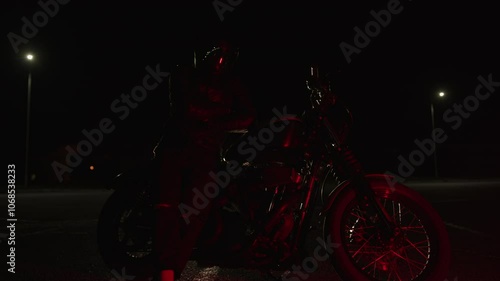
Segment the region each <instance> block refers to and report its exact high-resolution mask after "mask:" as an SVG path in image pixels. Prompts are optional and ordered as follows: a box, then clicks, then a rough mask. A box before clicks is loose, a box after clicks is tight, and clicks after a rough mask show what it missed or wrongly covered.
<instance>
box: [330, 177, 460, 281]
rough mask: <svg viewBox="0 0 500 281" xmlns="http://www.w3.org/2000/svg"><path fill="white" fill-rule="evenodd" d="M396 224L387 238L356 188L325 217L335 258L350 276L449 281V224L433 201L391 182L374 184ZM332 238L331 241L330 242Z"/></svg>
mask: <svg viewBox="0 0 500 281" xmlns="http://www.w3.org/2000/svg"><path fill="white" fill-rule="evenodd" d="M370 185H371V188H372V189H373V191H374V192H375V196H376V198H377V200H379V201H380V202H381V203H382V205H383V206H384V208H385V209H386V211H387V212H388V213H389V215H391V216H392V218H393V220H394V225H395V229H396V230H395V234H394V235H392V237H390V238H388V237H384V236H383V235H382V234H381V232H380V228H377V227H376V226H375V224H376V222H377V220H378V218H377V216H376V215H374V214H367V211H363V209H364V208H361V207H360V204H359V203H358V200H357V198H356V193H355V191H354V189H353V188H349V187H348V188H345V189H344V190H342V191H341V193H340V194H339V195H338V197H337V199H336V200H335V201H334V203H333V206H332V208H331V210H330V212H329V213H328V215H327V217H326V219H325V236H326V239H331V240H330V241H331V242H332V245H338V247H336V248H335V249H333V253H332V254H331V256H330V260H331V262H332V263H333V266H334V267H335V269H336V271H337V272H338V273H339V275H340V276H341V277H342V278H343V279H344V280H356V281H373V280H384V281H387V280H405V281H410V280H415V281H424V280H425V281H443V280H445V278H446V277H447V274H448V270H449V266H450V260H451V256H450V242H449V239H448V234H447V231H446V227H445V225H444V223H443V221H442V219H441V218H440V216H439V214H438V213H437V212H436V211H435V210H434V208H433V207H432V205H431V204H430V203H429V202H428V201H427V200H426V199H425V198H424V197H422V196H421V195H420V194H418V193H417V192H415V191H414V190H411V189H410V188H408V187H406V186H404V185H402V184H396V185H395V186H394V187H393V188H391V187H390V186H389V184H388V183H385V182H382V181H381V182H373V183H370ZM326 241H328V240H326Z"/></svg>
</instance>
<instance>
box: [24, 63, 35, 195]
mask: <svg viewBox="0 0 500 281" xmlns="http://www.w3.org/2000/svg"><path fill="white" fill-rule="evenodd" d="M26 59H27V60H28V61H29V62H31V61H33V59H34V56H33V55H32V54H27V55H26ZM28 70H29V72H28V98H27V107H26V153H25V157H26V158H25V159H24V184H25V186H26V187H28V183H29V179H28V174H29V173H28V159H29V143H30V106H31V67H29V66H28Z"/></svg>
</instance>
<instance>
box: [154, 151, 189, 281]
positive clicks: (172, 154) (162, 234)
mask: <svg viewBox="0 0 500 281" xmlns="http://www.w3.org/2000/svg"><path fill="white" fill-rule="evenodd" d="M181 155H182V152H179V151H175V150H173V149H167V150H166V151H165V152H163V155H162V159H161V161H162V162H161V169H160V174H159V177H158V182H157V187H158V189H157V192H158V193H157V197H156V198H157V201H156V202H155V203H156V204H155V210H156V218H155V221H156V229H155V233H154V238H153V239H154V243H153V246H154V249H153V251H154V256H155V259H156V262H157V264H155V268H156V270H157V272H158V273H160V272H162V271H163V270H173V269H175V268H176V259H177V258H178V253H179V250H180V249H179V244H180V239H181V238H180V233H179V227H180V212H179V209H178V206H179V204H180V200H181V187H182V181H181V180H182V176H181V172H182V165H180V164H181V163H180V162H179V160H180V159H182V158H180V157H182V156H181ZM169 274H170V273H169ZM175 275H176V276H180V272H175ZM161 280H169V279H161ZM170 280H172V281H173V278H172V279H170Z"/></svg>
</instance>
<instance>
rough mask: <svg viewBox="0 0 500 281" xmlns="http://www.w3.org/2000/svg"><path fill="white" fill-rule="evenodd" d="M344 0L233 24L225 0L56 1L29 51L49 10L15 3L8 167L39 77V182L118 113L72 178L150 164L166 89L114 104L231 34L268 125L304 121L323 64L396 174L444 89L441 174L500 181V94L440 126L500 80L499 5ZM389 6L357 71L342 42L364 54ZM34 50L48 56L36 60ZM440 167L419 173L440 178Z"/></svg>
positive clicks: (365, 146) (355, 142)
mask: <svg viewBox="0 0 500 281" xmlns="http://www.w3.org/2000/svg"><path fill="white" fill-rule="evenodd" d="M45 2H46V1H45V0H42V1H41V3H45ZM48 2H51V3H57V2H55V1H48ZM240 2H241V3H240ZM269 2H273V3H269ZM276 2H278V3H276ZM346 2H348V1H342V2H341V1H337V2H334V1H307V2H306V1H258V2H256V1H250V0H242V1H236V0H233V1H227V2H226V1H225V0H220V2H219V3H224V4H225V3H233V4H238V5H236V6H234V7H232V8H231V9H232V10H231V11H226V12H224V14H223V17H224V20H223V21H221V20H220V18H219V15H218V13H217V11H216V9H215V8H214V6H213V1H150V0H147V1H120V2H114V3H105V4H103V3H102V1H76V0H73V1H67V3H66V2H64V1H62V0H61V3H66V4H64V5H63V4H58V10H57V11H56V12H52V14H53V16H52V17H48V20H47V22H46V24H45V25H44V26H41V27H39V28H38V31H37V32H35V34H34V35H33V36H32V38H30V39H28V40H26V41H27V42H26V44H24V43H21V44H19V46H18V48H19V52H18V53H16V52H15V50H14V48H13V46H12V44H11V42H10V40H9V38H11V37H12V34H11V32H12V33H15V34H17V35H19V36H23V31H22V28H23V25H24V24H25V23H24V22H23V20H22V18H23V17H26V18H27V19H28V20H29V21H30V22H33V15H34V14H35V13H37V12H39V11H41V10H42V7H41V6H40V4H39V3H38V2H37V1H9V3H4V4H3V5H2V8H0V9H1V21H2V25H1V28H2V34H3V39H2V42H1V47H2V52H1V54H2V57H1V66H2V70H3V75H2V87H1V104H2V105H3V108H4V111H3V112H4V113H2V116H4V117H3V118H2V121H3V122H4V123H5V126H2V127H3V133H2V136H3V138H4V140H5V141H6V144H4V145H3V152H2V162H3V163H4V164H5V165H7V164H10V163H15V164H17V166H18V173H19V174H22V173H23V165H24V152H25V149H24V144H25V131H26V104H27V100H26V96H27V94H26V93H27V87H26V85H27V76H28V72H29V71H30V70H31V73H32V77H33V84H32V98H31V123H30V127H31V130H30V143H31V146H30V151H31V152H30V153H31V157H32V158H31V161H33V163H32V166H33V170H34V171H33V173H36V174H37V179H36V181H37V182H39V183H44V182H47V181H48V182H50V181H53V180H54V179H53V175H51V163H52V162H53V161H54V160H58V159H59V158H58V157H61V149H63V148H64V146H66V145H68V144H76V143H78V142H79V141H80V140H82V139H85V136H84V135H83V134H82V130H88V131H90V130H92V129H95V128H98V126H99V122H100V121H101V120H102V119H103V118H110V119H111V120H112V122H113V125H115V126H116V129H115V130H114V131H113V132H111V133H109V134H105V135H104V138H103V141H102V143H100V144H99V145H98V146H96V147H94V149H93V151H92V153H91V154H90V155H89V156H88V157H85V158H84V164H82V165H80V166H79V167H77V168H75V171H74V174H75V175H77V174H82V175H86V173H87V172H88V167H89V165H95V167H96V170H95V171H94V173H100V174H99V175H100V178H106V177H109V176H110V175H112V174H114V173H115V172H118V171H120V170H121V169H124V168H128V167H130V166H131V165H134V163H140V161H142V160H144V159H145V158H147V157H148V156H149V154H148V152H149V148H150V146H151V144H152V143H153V142H154V139H155V138H156V137H157V136H158V133H159V130H160V129H161V128H162V125H163V121H164V118H165V117H166V113H167V111H166V83H160V84H159V86H158V87H157V88H156V89H154V90H152V91H150V92H148V95H147V98H146V99H145V100H144V101H141V102H140V103H139V105H138V107H137V108H135V109H131V110H130V113H129V114H128V116H127V117H126V118H124V119H123V120H121V119H119V118H118V114H116V113H114V112H113V111H112V110H111V104H112V103H113V102H114V101H115V100H116V99H119V98H120V95H121V94H122V93H125V94H128V93H130V91H131V89H132V88H133V87H135V86H136V85H139V84H141V83H142V78H143V77H144V76H145V75H146V74H147V73H148V72H147V71H146V67H147V66H150V67H151V68H153V69H154V68H155V67H156V66H157V65H158V64H159V66H160V69H161V70H162V71H164V72H168V71H169V70H170V69H172V67H173V66H175V65H176V64H180V63H189V62H190V61H191V60H192V53H193V50H197V51H198V53H201V52H203V51H204V50H207V49H208V48H209V47H210V46H211V43H212V42H213V41H214V40H216V39H218V38H230V39H231V40H234V41H235V42H238V44H239V45H240V46H241V61H240V65H239V70H240V71H241V74H242V77H243V78H244V81H245V82H246V83H247V85H248V87H249V88H250V89H251V91H252V96H253V98H254V103H255V105H256V107H257V108H258V109H259V113H260V114H261V115H262V116H266V114H269V113H270V112H271V109H272V108H273V107H276V106H278V107H282V106H283V105H288V106H289V108H290V110H291V111H293V110H295V111H296V112H299V111H300V109H301V106H302V101H303V96H302V95H301V94H302V93H303V89H302V87H303V85H304V83H303V81H304V77H305V76H304V75H305V74H306V73H307V66H308V65H310V64H313V63H315V64H319V65H320V66H321V67H322V69H324V72H330V73H332V77H333V81H334V89H335V90H336V91H337V92H338V94H339V95H340V97H341V99H343V100H344V101H345V102H346V103H347V104H348V105H349V106H350V108H351V110H352V112H353V114H354V121H355V123H354V124H355V125H354V127H353V132H352V135H351V139H352V146H353V148H354V149H355V151H357V153H358V155H359V157H360V158H361V160H362V161H363V162H364V163H366V166H367V167H368V169H369V170H373V171H377V172H384V171H386V170H388V169H389V170H394V169H395V167H396V165H397V164H398V160H397V157H398V155H400V154H401V155H403V156H405V157H406V156H407V155H408V154H409V153H410V152H411V151H412V150H414V149H415V144H414V140H415V139H420V140H421V139H424V138H428V137H429V136H430V131H431V119H430V109H429V108H430V105H429V100H430V98H431V96H433V95H436V94H437V93H438V92H439V91H444V92H445V93H446V98H445V99H443V100H440V101H438V102H436V104H435V111H436V115H435V116H436V126H437V127H442V128H443V129H444V130H445V131H446V133H447V135H448V139H447V141H446V142H445V143H443V144H442V145H441V146H440V147H439V150H438V151H440V152H439V153H440V154H438V155H439V157H440V170H441V171H442V175H443V176H448V177H459V176H465V177H492V176H498V175H500V173H499V171H500V165H499V164H498V163H499V161H498V158H499V157H500V149H499V147H498V144H499V143H500V134H499V132H498V129H499V125H498V124H499V121H500V113H499V110H498V108H499V105H500V98H499V97H498V95H499V94H500V87H498V88H497V91H496V92H493V93H492V94H491V96H490V97H489V98H487V99H485V100H484V101H481V102H480V104H479V106H478V108H477V110H475V111H473V112H471V113H470V117H469V118H467V119H464V120H463V122H462V123H461V124H460V126H458V125H457V127H458V128H457V129H456V130H454V129H452V128H451V125H453V124H456V123H455V122H451V123H450V122H446V121H445V120H443V117H442V114H443V113H444V112H446V110H448V109H450V108H451V109H453V104H455V103H457V104H462V103H463V100H464V99H465V98H466V97H468V96H471V95H474V93H475V89H476V86H477V85H478V84H479V81H478V79H477V78H478V76H480V75H481V76H483V77H485V78H487V77H488V75H490V74H491V75H492V80H493V81H500V69H499V62H500V60H499V58H500V55H499V53H500V48H499V47H500V43H498V41H499V34H500V32H499V29H498V28H499V24H498V16H499V12H498V9H496V8H494V6H493V4H490V3H489V2H487V1H482V2H484V3H480V2H479V1H474V2H473V3H472V2H470V3H462V2H461V1H439V2H440V3H436V2H434V1H433V2H431V1H427V2H425V1H418V0H413V1H409V0H405V1H400V2H398V1H365V2H359V1H349V2H348V3H346ZM313 3H314V4H313ZM398 3H399V4H398ZM224 4H222V5H224ZM226 5H227V4H226ZM388 6H389V10H391V9H392V11H393V12H394V13H393V14H391V18H390V20H389V19H387V18H386V22H385V23H384V25H385V26H379V27H380V30H375V31H373V30H372V31H373V33H372V35H373V34H374V36H373V37H371V38H370V39H369V40H370V41H369V42H365V43H366V44H365V45H366V46H363V47H362V48H361V47H360V48H358V51H359V53H353V54H351V55H350V59H351V62H350V63H348V62H347V60H346V56H345V55H344V54H343V52H342V50H341V48H340V44H341V43H342V42H344V43H345V44H349V45H351V46H353V48H354V47H355V46H356V45H355V42H354V41H355V35H356V31H355V29H354V28H355V27H359V28H360V29H361V30H365V27H366V25H367V23H370V22H372V23H373V21H374V15H373V13H371V11H372V10H374V11H375V12H377V13H378V14H380V11H381V10H387V9H388ZM51 9H52V11H54V7H53V6H51ZM42 20H43V19H42ZM377 31H378V32H377ZM8 34H10V36H11V37H9V35H8ZM345 44H344V45H345ZM27 52H32V53H33V54H34V55H35V56H36V57H35V60H34V61H33V62H31V63H30V64H28V63H27V62H26V60H25V59H24V56H25V55H26V53H27ZM452 115H456V114H455V113H454V114H452ZM58 151H59V152H58ZM431 162H432V161H431V160H428V161H426V163H425V164H424V165H423V166H422V167H420V168H419V169H417V172H416V175H417V176H429V175H431V174H432V163H431Z"/></svg>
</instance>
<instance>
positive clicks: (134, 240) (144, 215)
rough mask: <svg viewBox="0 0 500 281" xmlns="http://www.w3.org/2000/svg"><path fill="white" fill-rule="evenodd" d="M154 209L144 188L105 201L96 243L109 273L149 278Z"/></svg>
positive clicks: (124, 191)
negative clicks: (110, 271) (124, 273)
mask: <svg viewBox="0 0 500 281" xmlns="http://www.w3.org/2000/svg"><path fill="white" fill-rule="evenodd" d="M153 212H154V210H153V205H152V201H151V195H150V193H149V192H148V190H147V189H146V188H144V187H135V186H133V187H123V188H119V189H117V190H115V191H114V192H113V193H112V194H111V196H110V197H109V198H108V199H107V201H106V202H105V204H104V206H103V208H102V209H101V213H100V215H99V220H98V225H97V244H98V248H99V252H100V255H101V257H102V259H103V261H104V263H105V264H106V265H107V266H108V268H110V270H116V271H117V272H119V273H120V272H122V271H123V270H126V273H127V274H129V275H134V276H135V275H150V274H152V272H153V270H154V268H153V257H152V238H153V221H154V213H153Z"/></svg>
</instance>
